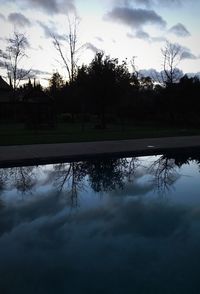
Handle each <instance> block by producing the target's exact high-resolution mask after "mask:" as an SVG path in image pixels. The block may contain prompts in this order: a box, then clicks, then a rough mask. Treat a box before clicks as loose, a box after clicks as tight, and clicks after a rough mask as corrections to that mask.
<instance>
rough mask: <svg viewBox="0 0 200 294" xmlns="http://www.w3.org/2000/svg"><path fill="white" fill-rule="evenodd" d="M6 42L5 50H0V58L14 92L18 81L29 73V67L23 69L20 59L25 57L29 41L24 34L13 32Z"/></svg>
mask: <svg viewBox="0 0 200 294" xmlns="http://www.w3.org/2000/svg"><path fill="white" fill-rule="evenodd" d="M7 43H8V45H7V47H6V50H5V51H2V50H1V51H0V58H1V60H2V66H3V67H4V68H5V69H6V70H7V76H8V78H9V80H10V84H11V86H12V88H13V90H14V92H15V91H16V89H17V87H18V86H19V84H20V82H21V81H22V80H23V79H25V78H26V77H27V76H28V75H29V73H30V69H29V70H25V69H24V68H23V67H22V60H23V59H24V58H26V57H27V54H26V49H27V48H28V46H29V43H28V40H27V38H26V36H25V35H24V34H21V33H18V32H14V33H13V36H12V37H10V38H8V39H7Z"/></svg>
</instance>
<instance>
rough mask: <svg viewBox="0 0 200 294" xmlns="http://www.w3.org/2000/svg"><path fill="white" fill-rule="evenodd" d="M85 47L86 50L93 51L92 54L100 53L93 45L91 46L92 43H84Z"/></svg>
mask: <svg viewBox="0 0 200 294" xmlns="http://www.w3.org/2000/svg"><path fill="white" fill-rule="evenodd" d="M85 47H86V48H87V49H89V50H91V51H93V52H94V53H97V52H99V51H100V50H99V49H98V48H97V47H96V46H94V45H93V44H92V43H90V42H88V43H86V44H85Z"/></svg>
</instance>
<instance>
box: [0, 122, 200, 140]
mask: <svg viewBox="0 0 200 294" xmlns="http://www.w3.org/2000/svg"><path fill="white" fill-rule="evenodd" d="M185 135H200V129H195V128H185V127H184V128H181V127H172V126H171V127H166V126H158V125H155V124H154V125H153V124H148V123H146V124H143V125H138V124H135V125H134V124H132V125H126V126H124V128H123V129H122V127H121V126H117V125H108V127H107V129H106V130H97V129H94V125H92V124H89V123H88V124H86V125H85V128H84V130H82V128H81V124H79V123H62V124H58V125H57V127H56V128H55V129H52V130H48V129H46V130H45V129H40V130H28V129H26V128H25V127H24V125H22V124H0V145H18V144H45V143H64V142H66V143H67V142H84V141H103V140H123V139H136V138H150V137H167V136H185Z"/></svg>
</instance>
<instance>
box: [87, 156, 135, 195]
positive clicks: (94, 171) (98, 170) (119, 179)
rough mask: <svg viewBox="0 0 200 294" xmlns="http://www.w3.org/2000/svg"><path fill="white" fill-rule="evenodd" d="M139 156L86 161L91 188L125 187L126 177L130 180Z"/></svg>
mask: <svg viewBox="0 0 200 294" xmlns="http://www.w3.org/2000/svg"><path fill="white" fill-rule="evenodd" d="M136 162H137V158H132V159H130V160H129V159H126V158H120V159H106V160H95V161H89V162H86V163H85V165H86V169H87V174H88V177H89V183H90V185H91V188H92V189H93V190H94V191H95V192H106V191H111V190H114V189H116V188H120V189H123V187H124V184H125V179H128V180H130V178H131V176H132V175H133V174H134V172H135V169H136Z"/></svg>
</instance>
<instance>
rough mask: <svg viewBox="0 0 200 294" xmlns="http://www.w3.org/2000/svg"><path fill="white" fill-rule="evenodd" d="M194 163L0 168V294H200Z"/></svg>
mask: <svg viewBox="0 0 200 294" xmlns="http://www.w3.org/2000/svg"><path fill="white" fill-rule="evenodd" d="M199 273H200V156H199V155H198V154H193V155H186V154H182V155H181V154H176V155H174V154H164V155H159V156H147V157H145V156H144V157H137V158H111V159H104V160H91V161H84V162H71V163H61V164H51V165H44V166H30V167H14V168H4V169H0V293H2V294H7V293H8V294H18V293H20V294H24V293H26V294H33V293H34V294H35V293H37V294H51V293H53V294H54V293H59V294H62V293H63V294H64V293H69V294H82V293H83V294H84V293H87V294H90V293H91V294H95V293H97V294H98V293H101V294H103V293H109V294H112V293H115V294H117V293H120V294H122V293H123V294H126V293H131V294H133V293H134V294H135V293H136V294H140V293H145V294H149V293H153V294H156V293H162V294H165V293H167V294H168V293H169V294H173V293H187V294H188V293H190V294H193V293H195V294H199V293H200V282H199Z"/></svg>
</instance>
